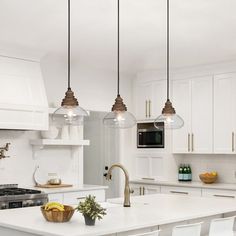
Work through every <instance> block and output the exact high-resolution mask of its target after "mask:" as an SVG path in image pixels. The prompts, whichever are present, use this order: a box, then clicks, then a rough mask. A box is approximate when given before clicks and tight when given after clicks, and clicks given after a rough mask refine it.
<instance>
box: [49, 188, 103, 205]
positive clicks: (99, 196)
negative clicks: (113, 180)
mask: <svg viewBox="0 0 236 236" xmlns="http://www.w3.org/2000/svg"><path fill="white" fill-rule="evenodd" d="M88 195H93V196H96V200H97V201H98V202H104V201H105V190H104V189H99V190H89V191H79V192H64V193H52V194H51V193H49V194H48V200H49V201H50V202H60V203H63V204H68V205H76V204H78V202H79V201H80V200H82V199H84V198H85V197H86V196H88Z"/></svg>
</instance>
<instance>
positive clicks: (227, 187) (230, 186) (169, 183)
mask: <svg viewBox="0 0 236 236" xmlns="http://www.w3.org/2000/svg"><path fill="white" fill-rule="evenodd" d="M130 183H133V184H151V185H163V186H177V187H190V188H208V189H209V188H211V189H223V190H236V183H235V184H226V183H213V184H204V183H202V182H197V181H196V182H194V181H191V182H180V181H157V180H146V179H143V180H141V179H137V180H131V181H130Z"/></svg>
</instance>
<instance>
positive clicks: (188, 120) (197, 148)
mask: <svg viewBox="0 0 236 236" xmlns="http://www.w3.org/2000/svg"><path fill="white" fill-rule="evenodd" d="M173 105H174V107H175V109H176V111H177V114H178V115H180V116H181V117H182V118H183V119H184V127H182V128H181V129H177V130H173V153H212V152H213V122H212V121H213V78H212V77H211V76H208V77H200V78H194V79H186V80H176V81H174V82H173Z"/></svg>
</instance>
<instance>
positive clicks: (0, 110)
mask: <svg viewBox="0 0 236 236" xmlns="http://www.w3.org/2000/svg"><path fill="white" fill-rule="evenodd" d="M0 129H14V130H15V129H16V130H18V129H19V130H47V129H48V102H47V97H46V90H45V86H44V81H43V78H42V74H41V68H40V63H39V62H35V61H30V60H25V59H19V58H12V57H5V56H0Z"/></svg>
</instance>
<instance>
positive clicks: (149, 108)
mask: <svg viewBox="0 0 236 236" xmlns="http://www.w3.org/2000/svg"><path fill="white" fill-rule="evenodd" d="M148 110H149V117H151V100H149V107H148Z"/></svg>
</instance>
